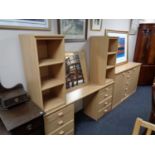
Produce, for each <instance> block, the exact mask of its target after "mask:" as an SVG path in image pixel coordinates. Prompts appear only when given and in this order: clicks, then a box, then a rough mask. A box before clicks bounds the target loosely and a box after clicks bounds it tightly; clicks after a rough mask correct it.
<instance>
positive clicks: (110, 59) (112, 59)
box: [107, 54, 116, 66]
mask: <svg viewBox="0 0 155 155" xmlns="http://www.w3.org/2000/svg"><path fill="white" fill-rule="evenodd" d="M107 65H113V66H115V65H116V54H114V55H108V59H107Z"/></svg>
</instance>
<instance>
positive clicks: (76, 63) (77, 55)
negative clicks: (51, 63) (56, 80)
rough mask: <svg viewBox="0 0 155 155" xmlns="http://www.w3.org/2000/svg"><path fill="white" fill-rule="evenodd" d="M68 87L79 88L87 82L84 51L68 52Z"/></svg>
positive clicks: (66, 62)
mask: <svg viewBox="0 0 155 155" xmlns="http://www.w3.org/2000/svg"><path fill="white" fill-rule="evenodd" d="M65 65H66V89H71V88H77V87H79V86H82V85H83V84H85V83H87V75H86V63H85V57H84V52H66V53H65Z"/></svg>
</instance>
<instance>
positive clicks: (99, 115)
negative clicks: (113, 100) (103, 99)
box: [98, 105, 111, 119]
mask: <svg viewBox="0 0 155 155" xmlns="http://www.w3.org/2000/svg"><path fill="white" fill-rule="evenodd" d="M109 111H111V105H108V106H107V107H105V108H103V109H100V110H98V119H99V118H101V117H102V116H103V115H105V114H106V113H107V112H109Z"/></svg>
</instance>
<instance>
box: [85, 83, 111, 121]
mask: <svg viewBox="0 0 155 155" xmlns="http://www.w3.org/2000/svg"><path fill="white" fill-rule="evenodd" d="M112 90H113V83H112V84H109V85H108V86H106V87H104V88H102V89H100V90H99V91H97V92H96V93H93V94H91V95H89V96H88V97H86V98H84V99H83V103H84V113H85V114H86V115H88V116H89V117H91V118H93V119H94V120H98V119H100V118H101V117H102V116H103V115H104V114H106V113H107V112H109V111H110V110H111V107H112Z"/></svg>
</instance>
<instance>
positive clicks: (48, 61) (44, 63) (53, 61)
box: [39, 59, 64, 67]
mask: <svg viewBox="0 0 155 155" xmlns="http://www.w3.org/2000/svg"><path fill="white" fill-rule="evenodd" d="M61 63H64V60H59V59H42V60H40V63H39V67H44V66H49V65H56V64H61Z"/></svg>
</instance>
